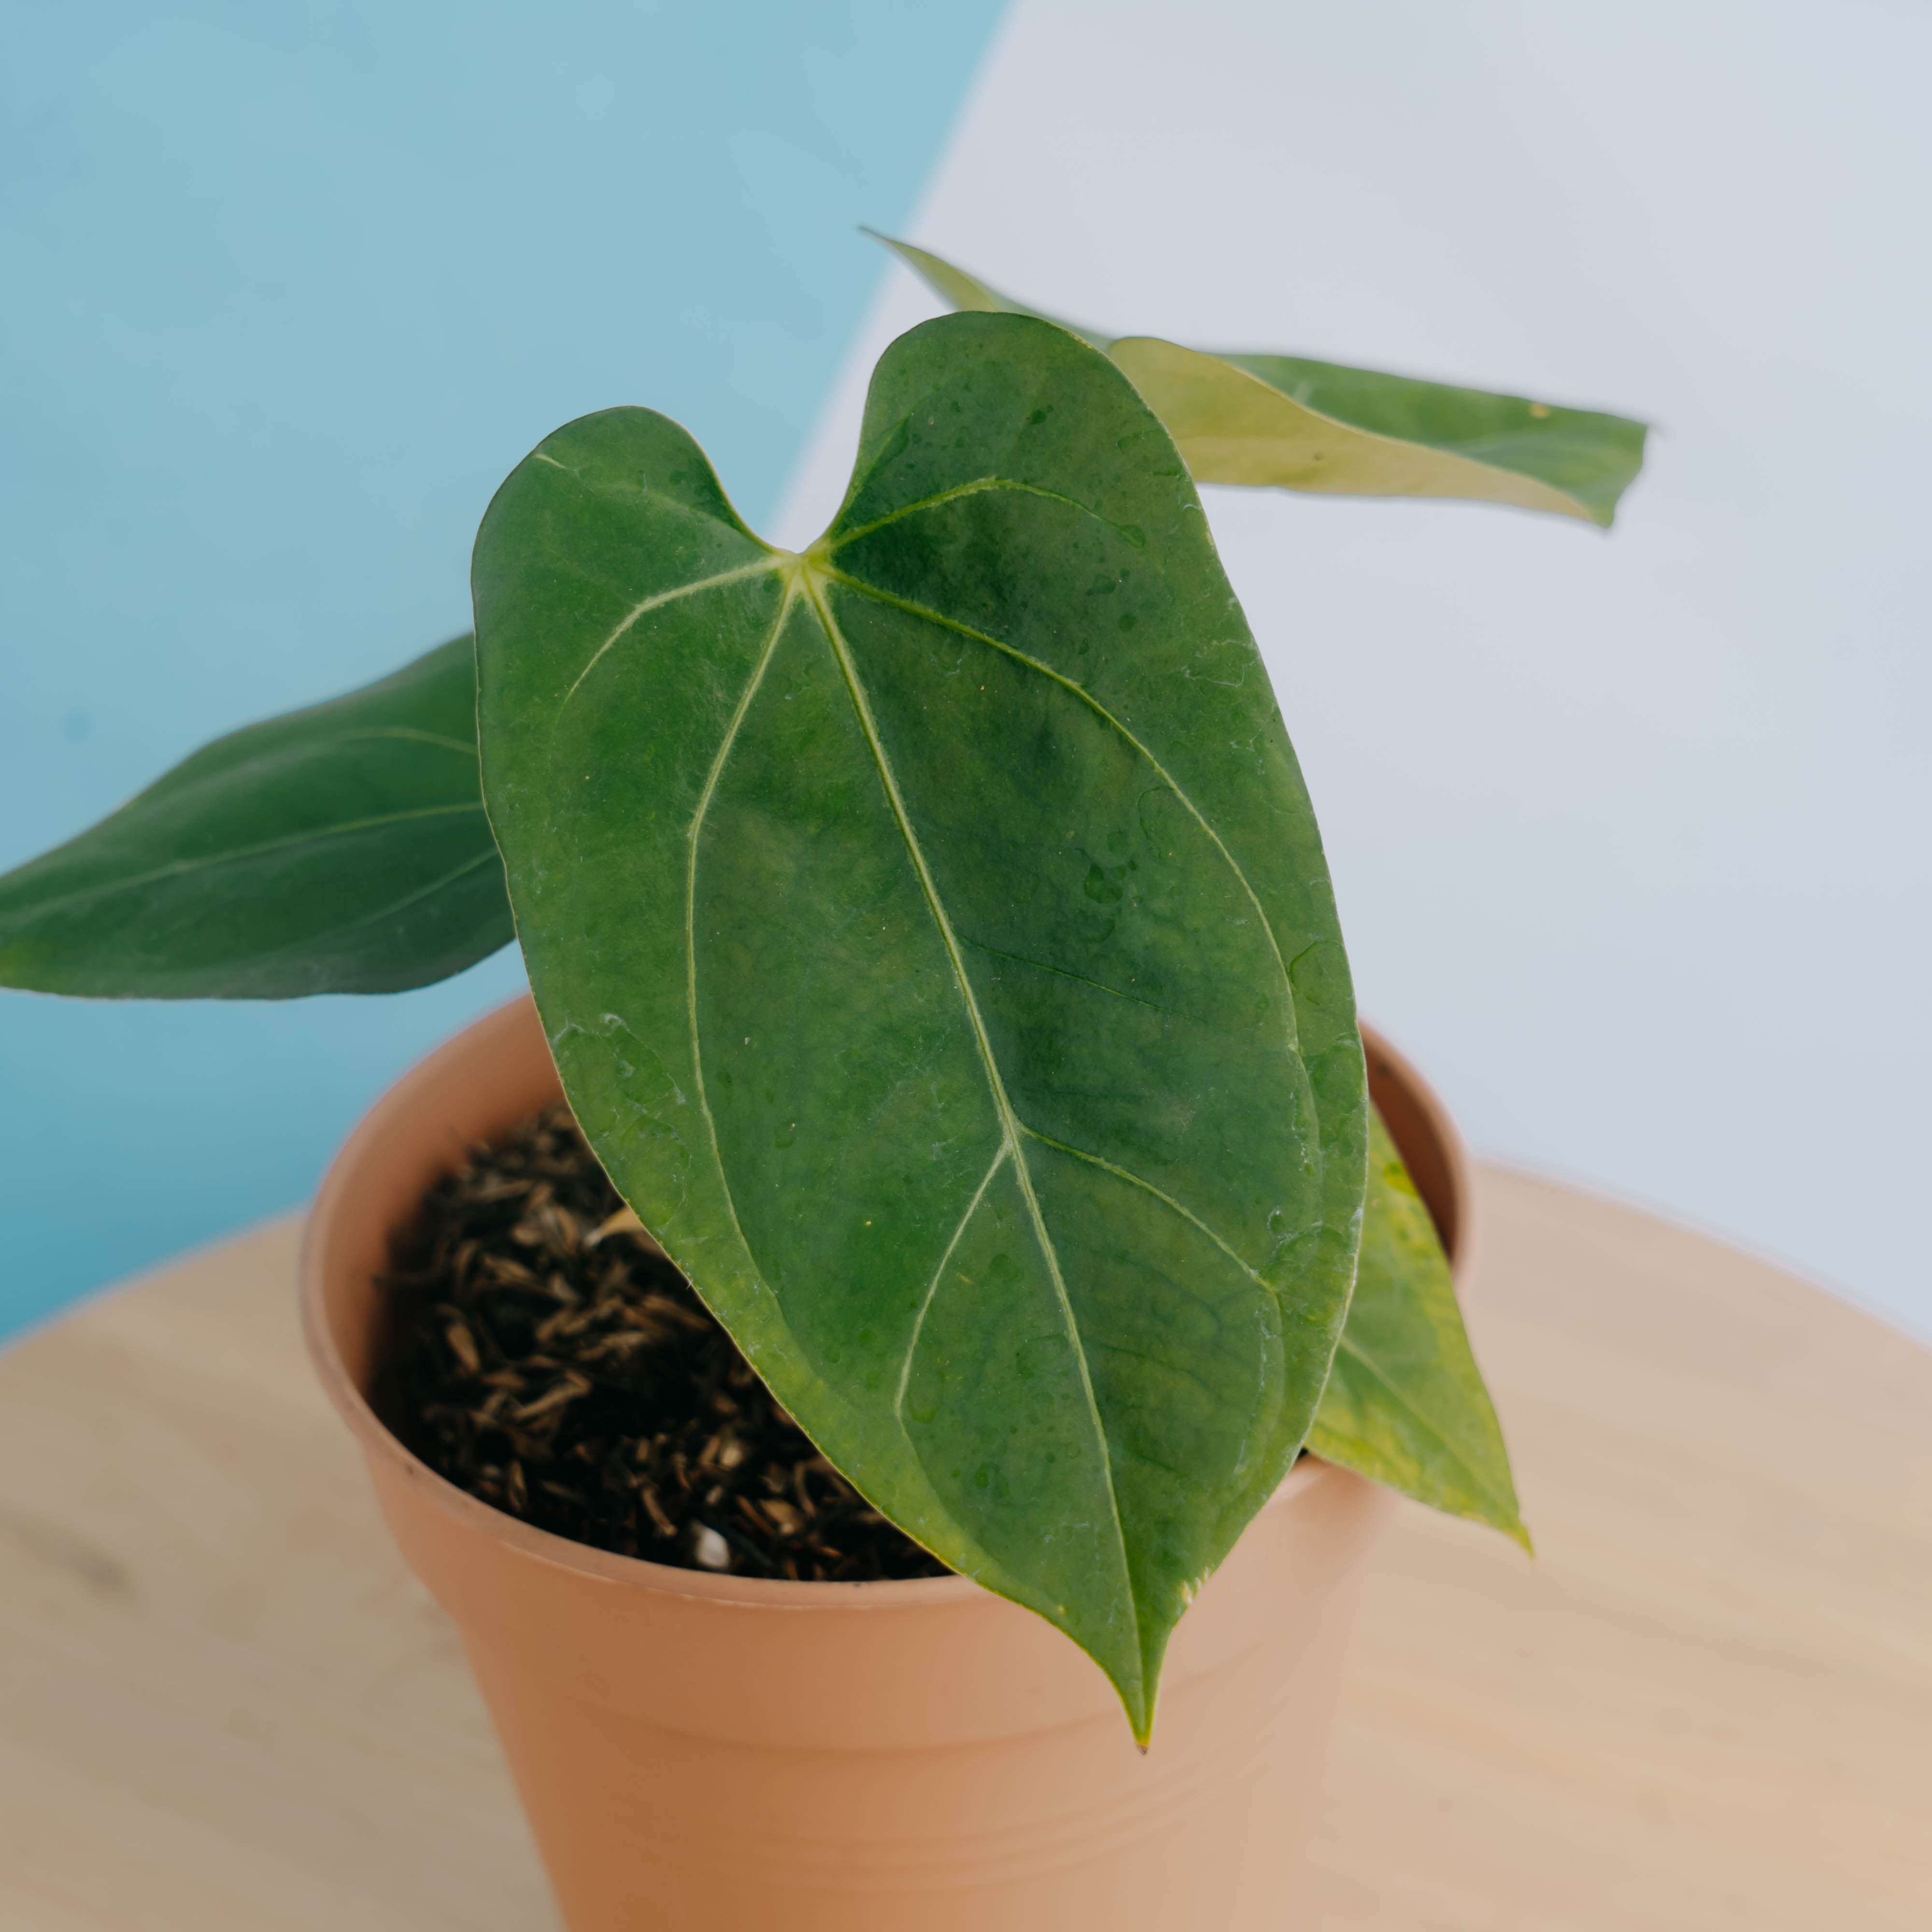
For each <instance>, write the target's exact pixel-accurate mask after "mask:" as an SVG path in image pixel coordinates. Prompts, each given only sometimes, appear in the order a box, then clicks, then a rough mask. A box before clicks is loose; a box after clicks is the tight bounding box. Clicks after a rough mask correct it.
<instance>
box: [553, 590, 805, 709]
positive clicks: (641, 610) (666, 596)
mask: <svg viewBox="0 0 1932 1932" xmlns="http://www.w3.org/2000/svg"><path fill="white" fill-rule="evenodd" d="M782 564H783V560H782V559H780V558H776V557H761V558H760V559H759V560H758V561H757V562H756V563H745V564H740V565H739V567H738V568H736V570H724V571H719V572H718V574H717V575H716V576H715V577H699V578H698V579H697V581H696V582H695V583H679V584H677V585H675V586H673V588H671V589H669V590H658V591H655V592H652V595H649V596H648V597H646V598H641V599H640V601H638V602H637V603H636V604H633V605H632V606H631V609H630V610H629V611H628V613H627V614H626V615H625V616H624V617H623V619H622V620H621V621H620V622H619V624H618V625H617V628H616V629H615V630H614V631H612V632H611V633H610V635H609V636H608V637H606V638H605V639H604V641H603V642H602V643H601V644H599V645H598V646H597V648H596V649H595V651H593V652H592V653H591V655H590V661H589V663H588V664H586V665H585V666H584V667H583V669H582V670H580V671H579V672H578V673H577V678H576V682H574V683H573V684H572V685H571V687H570V688H569V689H568V691H565V693H564V694H563V697H562V700H561V701H560V702H559V703H558V705H557V707H556V708H557V710H558V712H559V714H561V713H562V709H563V707H564V706H565V705H566V704H568V703H569V702H570V700H571V699H572V698H573V697H575V696H576V695H577V689H578V687H579V686H580V685H582V683H583V680H584V679H586V677H588V676H589V675H590V673H592V671H593V670H595V669H596V668H597V667H598V664H599V663H601V661H602V659H603V657H604V652H606V651H607V650H609V649H610V646H612V645H613V644H614V643H616V642H617V640H618V639H619V638H620V637H622V636H623V634H625V631H628V630H629V629H630V628H631V625H633V624H634V623H635V622H637V619H639V618H640V617H643V616H648V615H649V613H651V612H652V611H653V610H661V609H662V608H663V607H664V605H665V604H675V603H676V602H677V601H679V598H685V597H695V596H696V595H697V594H698V592H700V591H702V590H715V589H717V588H718V586H719V585H720V584H724V583H740V582H742V580H744V579H745V577H756V576H757V574H759V572H760V571H767V570H778V569H779V568H782Z"/></svg>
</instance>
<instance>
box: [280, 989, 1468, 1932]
mask: <svg viewBox="0 0 1932 1932" xmlns="http://www.w3.org/2000/svg"><path fill="white" fill-rule="evenodd" d="M1369 1065H1370V1079H1371V1084H1372V1086H1373V1091H1374V1092H1375V1094H1376V1100H1377V1101H1378V1103H1379V1105H1380V1106H1382V1109H1383V1112H1384V1113H1385V1116H1386V1117H1387V1118H1388V1121H1389V1124H1390V1127H1391V1131H1392V1132H1393V1133H1394V1135H1395V1137H1396V1139H1397V1142H1398V1144H1399V1145H1400V1147H1401V1148H1402V1151H1403V1154H1404V1156H1405V1157H1406V1159H1407V1160H1408V1161H1409V1166H1410V1167H1411V1169H1412V1171H1413V1172H1414V1174H1415V1178H1416V1181H1417V1184H1418V1187H1420V1188H1421V1190H1422V1192H1423V1194H1424V1198H1425V1199H1427V1201H1428V1202H1429V1204H1430V1208H1431V1209H1432V1211H1433V1212H1434V1214H1436V1219H1437V1221H1438V1223H1439V1225H1440V1226H1442V1229H1443V1232H1444V1234H1445V1238H1446V1239H1447V1241H1448V1244H1450V1246H1451V1252H1452V1254H1453V1255H1454V1256H1455V1257H1456V1258H1457V1260H1458V1261H1459V1262H1461V1261H1463V1260H1466V1255H1467V1248H1468V1238H1467V1237H1468V1215H1469V1182H1468V1174H1467V1169H1466V1162H1465V1159H1464V1156H1463V1151H1462V1148H1461V1145H1460V1142H1459V1141H1458V1140H1457V1137H1456V1134H1455V1132H1454V1129H1453V1128H1452V1127H1451V1126H1450V1124H1449V1122H1448V1119H1447V1118H1446V1117H1445V1115H1444V1114H1443V1113H1442V1109H1440V1107H1439V1106H1438V1104H1437V1103H1436V1100H1435V1099H1434V1097H1433V1096H1432V1095H1431V1094H1430V1092H1429V1091H1428V1089H1427V1088H1426V1087H1424V1085H1422V1083H1421V1082H1420V1080H1418V1079H1417V1078H1416V1076H1415V1074H1414V1073H1413V1072H1412V1070H1410V1069H1409V1067H1407V1065H1406V1064H1405V1063H1404V1062H1403V1061H1402V1060H1401V1059H1400V1058H1399V1057H1398V1056H1397V1055H1395V1054H1394V1052H1391V1051H1390V1050H1389V1049H1388V1048H1387V1047H1386V1046H1383V1045H1382V1043H1380V1042H1379V1041H1378V1040H1375V1039H1374V1037H1373V1036H1370V1039H1369ZM558 1097H559V1087H558V1084H557V1079H556V1072H555V1070H554V1069H553V1067H552V1066H551V1064H550V1055H549V1052H548V1050H547V1048H546V1046H545V1045H544V1039H543V1036H542V1034H541V1031H540V1029H539V1027H538V1022H537V1019H536V1016H535V1010H534V1009H533V1008H532V1006H531V1005H530V1004H529V1001H518V1002H517V1003H516V1004H514V1005H511V1006H508V1007H504V1008H503V1009H502V1010H500V1011H499V1012H496V1013H493V1014H491V1015H490V1016H488V1017H487V1019H483V1020H481V1021H479V1022H478V1023H477V1024H476V1025H474V1026H472V1027H471V1028H469V1030H468V1031H466V1032H465V1033H463V1034H460V1035H459V1036H458V1037H457V1038H456V1039H455V1040H452V1041H451V1042H450V1043H449V1045H447V1046H444V1047H443V1048H442V1049H440V1051H439V1052H436V1053H434V1054H432V1055H431V1056H430V1057H429V1058H428V1059H427V1060H426V1061H424V1062H423V1063H422V1064H421V1065H419V1067H416V1070H414V1071H413V1073H410V1074H409V1075H407V1076H406V1077H405V1078H404V1079H402V1080H401V1082H398V1084H397V1085H396V1086H395V1087H394V1088H392V1089H391V1090H390V1091H389V1094H386V1096H385V1097H384V1098H383V1100H381V1101H380V1102H379V1103H377V1106H376V1107H375V1109H374V1110H373V1111H372V1112H371V1114H370V1115H369V1116H368V1118H367V1119H366V1120H365V1121H364V1122H363V1123H362V1126H361V1127H359V1128H358V1129H357V1130H356V1133H354V1134H353V1136H351V1137H350V1140H349V1142H347V1145H345V1146H344V1148H343V1150H342V1151H341V1154H340V1155H338V1157H337V1159H336V1160H335V1164H334V1166H332V1167H331V1169H329V1175H328V1177H327V1178H326V1180H325V1181H324V1182H323V1187H322V1191H321V1193H320V1196H319V1197H318V1198H317V1202H316V1205H315V1209H314V1213H313V1214H312V1215H311V1217H310V1221H309V1226H308V1240H307V1244H306V1246H305V1250H304V1254H303V1260H302V1300H303V1313H304V1325H305V1331H306V1333H307V1335H308V1343H309V1346H310V1349H311V1352H312V1353H313V1355H314V1359H315V1362H316V1365H317V1368H318V1370H320V1373H321V1376H322V1379H323V1383H324V1385H325V1386H326V1388H327V1389H328V1391H329V1394H330V1396H331V1397H332V1399H333V1400H334V1401H335V1406H336V1407H337V1408H338V1409H339V1410H340V1411H341V1414H342V1415H343V1418H344V1420H345V1421H347V1423H348V1424H349V1426H350V1428H351V1429H352V1430H353V1431H354V1432H355V1433H356V1438H357V1439H358V1441H359V1442H360V1443H361V1444H362V1450H363V1453H364V1454H365V1456H366V1457H367V1458H368V1464H369V1469H370V1472H371V1475H373V1476H374V1478H375V1484H376V1490H377V1496H378V1497H379V1498H380V1501H381V1504H382V1507H383V1513H384V1514H385V1515H386V1517H387V1518H388V1520H389V1526H390V1528H391V1529H392V1530H393V1531H394V1532H395V1536H396V1539H397V1541H398V1542H399V1543H400V1544H401V1546H402V1549H403V1553H404V1556H406V1557H407V1559H408V1560H409V1562H410V1565H411V1566H412V1567H413V1568H414V1569H415V1571H416V1574H418V1575H419V1577H422V1580H423V1581H424V1582H425V1583H426V1584H427V1585H428V1586H429V1588H430V1589H431V1591H432V1592H434V1594H435V1595H436V1596H437V1599H438V1600H439V1601H440V1602H441V1603H442V1604H443V1607H445V1608H446V1610H448V1611H449V1613H450V1615H451V1616H452V1617H453V1618H454V1619H455V1620H456V1622H457V1624H458V1627H459V1628H460V1630H461V1631H462V1634H463V1642H464V1643H465V1645H466V1646H467V1649H468V1651H469V1658H470V1661H471V1663H472V1665H473V1667H474V1668H475V1673H476V1678H477V1682H478V1684H479V1685H481V1688H482V1691H483V1695H484V1698H485V1700H487V1703H488V1705H489V1707H490V1713H491V1715H492V1716H493V1718H494V1720H495V1721H496V1729H497V1732H498V1734H499V1736H500V1737H501V1739H502V1743H503V1748H504V1751H505V1754H507V1756H508V1759H509V1761H510V1765H511V1769H512V1770H513V1772H514V1775H515V1777H516V1780H517V1784H518V1787H520V1790H521V1792H522V1794H523V1802H524V1803H525V1805H526V1806H527V1808H528V1809H529V1815H530V1819H531V1822H532V1825H533V1826H535V1832H536V1838H537V1841H538V1844H539V1846H541V1849H542V1852H543V1855H544V1860H545V1861H546V1862H547V1865H548V1867H549V1870H550V1878H551V1880H552V1882H553V1884H554V1885H555V1886H556V1892H557V1896H558V1898H559V1900H560V1902H561V1903H562V1909H563V1915H564V1918H565V1921H566V1922H567V1924H568V1925H569V1926H570V1927H571V1932H646V1928H649V1932H700V1928H702V1932H724V1928H733V1932H736V1928H739V1927H770V1928H772V1932H780V1928H782V1932H820V1928H824V1932H830V1928H832V1927H837V1928H838V1932H887V1928H892V1932H901V1928H903V1932H913V1928H916V1932H965V1928H966V1927H973V1928H974V1932H987V1928H989V1927H991V1928H997V1932H1082V1928H1085V1927H1107V1928H1109V1932H1133V1929H1134V1928H1136V1927H1157V1926H1158V1927H1163V1928H1166V1927H1185V1928H1187V1929H1188V1932H1208V1928H1214V1929H1215V1932H1220V1928H1229V1932H1247V1928H1249V1927H1262V1926H1266V1927H1270V1928H1279V1927H1282V1926H1283V1925H1284V1924H1290V1923H1292V1922H1293V1920H1294V1901H1295V1898H1296V1897H1297V1895H1298V1877H1297V1873H1298V1866H1299V1864H1300V1861H1301V1855H1302V1852H1303V1849H1304V1841H1305V1840H1306V1838H1307V1832H1308V1829H1309V1825H1310V1817H1311V1814H1312V1811H1313V1801H1314V1799H1315V1796H1316V1787H1317V1784H1318V1782H1319V1777H1320V1774H1321V1768H1322V1757H1323V1753H1324V1750H1325V1745H1326V1742H1327V1736H1328V1729H1329V1725H1330V1721H1331V1715H1332V1712H1333V1709H1334V1700H1335V1695H1336V1690H1337V1680H1338V1677H1339V1673H1340V1662H1341V1657H1342V1652H1343V1646H1344V1643H1345V1641H1346V1637H1347V1634H1348V1630H1349V1623H1350V1622H1351V1619H1352V1616H1353V1613H1354V1607H1355V1594H1356V1587H1357V1584H1358V1580H1359V1576H1360V1573H1361V1568H1362V1562H1363V1559H1364V1555H1365V1553H1366V1552H1367V1549H1368V1547H1369V1545H1370V1542H1371V1541H1372V1540H1373V1538H1374V1536H1375V1535H1376V1532H1377V1530H1378V1529H1379V1527H1380V1526H1381V1525H1382V1522H1383V1520H1384V1519H1385V1517H1386V1516H1387V1514H1388V1512H1389V1511H1390V1510H1391V1508H1393V1506H1394V1498H1393V1497H1392V1496H1390V1495H1389V1494H1388V1493H1387V1492H1385V1491H1383V1490H1379V1489H1377V1488H1376V1487H1374V1486H1373V1485H1371V1484H1368V1483H1367V1482H1364V1481H1362V1480H1361V1478H1358V1477H1357V1476H1355V1475H1352V1474H1350V1473H1349V1472H1347V1471H1346V1470H1343V1469H1337V1468H1334V1467H1332V1466H1329V1465H1328V1464H1325V1463H1319V1462H1316V1461H1314V1460H1310V1459H1304V1460H1303V1461H1302V1462H1301V1463H1300V1464H1299V1465H1298V1466H1297V1467H1296V1468H1295V1470H1294V1471H1293V1472H1291V1474H1290V1475H1289V1477H1288V1478H1287V1480H1286V1481H1284V1482H1283V1484H1282V1486H1281V1488H1280V1490H1279V1491H1278V1492H1277V1493H1276V1495H1275V1496H1274V1499H1273V1500H1272V1501H1271V1502H1270V1503H1269V1504H1268V1505H1267V1507H1266V1508H1264V1509H1263V1510H1262V1512H1261V1513H1260V1514H1259V1516H1258V1517H1256V1519H1255V1520H1254V1522H1253V1523H1252V1524H1251V1525H1250V1527H1249V1529H1248V1530H1247V1534H1246V1535H1244V1536H1243V1538H1241V1542H1240V1544H1238V1546H1237V1547H1236V1548H1235V1551H1234V1553H1232V1555H1231V1556H1229V1559H1228V1560H1227V1562H1226V1563H1225V1564H1224V1565H1223V1566H1222V1568H1221V1569H1220V1571H1218V1572H1217V1574H1216V1575H1215V1576H1214V1577H1213V1579H1212V1580H1211V1581H1210V1582H1209V1583H1208V1586H1207V1587H1206V1588H1205V1589H1204V1590H1203V1591H1202V1593H1201V1595H1200V1598H1199V1600H1198V1601H1196V1604H1194V1606H1193V1608H1192V1609H1191V1610H1190V1611H1189V1613H1188V1614H1187V1617H1186V1619H1184V1621H1183V1622H1182V1624H1181V1628H1180V1629H1179V1630H1178V1631H1177V1633H1176V1634H1175V1639H1174V1643H1173V1647H1172V1650H1171V1651H1170V1652H1169V1661H1168V1664H1167V1668H1166V1680H1165V1683H1164V1685H1163V1690H1162V1694H1161V1702H1160V1717H1159V1721H1158V1723H1157V1727H1156V1732H1155V1737H1154V1746H1153V1748H1152V1750H1151V1751H1150V1752H1148V1754H1147V1755H1146V1756H1145V1757H1142V1755H1141V1754H1139V1752H1137V1751H1136V1750H1135V1748H1134V1747H1133V1743H1132V1742H1131V1741H1130V1737H1129V1735H1128V1730H1127V1721H1126V1720H1125V1718H1124V1717H1123V1716H1122V1715H1121V1710H1120V1707H1119V1705H1118V1703H1117V1702H1116V1700H1115V1696H1114V1694H1113V1692H1112V1690H1111V1689H1110V1688H1109V1686H1108V1685H1107V1683H1106V1681H1105V1679H1103V1677H1102V1676H1101V1674H1100V1672H1099V1670H1097V1668H1096V1667H1094V1665H1093V1664H1091V1662H1089V1661H1088V1659H1087V1658H1085V1657H1084V1656H1083V1655H1082V1654H1081V1653H1080V1652H1079V1651H1078V1650H1076V1649H1075V1648H1074V1646H1073V1644H1072V1643H1070V1642H1069V1641H1068V1640H1067V1639H1066V1638H1065V1637H1062V1636H1061V1635H1060V1634H1059V1633H1058V1632H1057V1631H1055V1630H1053V1629H1052V1628H1050V1627H1049V1625H1046V1624H1045V1623H1044V1622H1041V1621H1040V1619H1038V1618H1037V1617H1035V1616H1032V1615H1031V1613H1028V1612H1027V1611H1025V1610H1020V1609H1018V1608H1016V1607H1014V1606H1013V1604H1008V1603H1006V1602H1004V1601H1001V1599H999V1598H996V1597H993V1596H991V1595H988V1594H987V1593H986V1592H984V1591H983V1590H981V1589H979V1588H978V1586H977V1585H975V1584H973V1583H969V1582H968V1581H967V1580H965V1579H964V1578H962V1577H941V1578H937V1579H932V1580H923V1581H919V1582H911V1583H777V1582H772V1581H769V1580H764V1579H762V1578H751V1577H728V1576H727V1577H720V1576H712V1575H709V1574H703V1573H700V1572H697V1571H688V1570H677V1569H670V1568H664V1567H663V1566H662V1565H657V1564H652V1563H645V1562H639V1561H637V1560H636V1559H632V1558H628V1557H622V1556H609V1555H606V1554H604V1553H602V1552H600V1551H598V1550H590V1549H586V1548H585V1547H583V1546H582V1545H580V1544H575V1543H571V1542H569V1541H565V1540H564V1539H563V1538H559V1537H556V1536H552V1535H549V1534H547V1532H544V1531H542V1530H539V1529H531V1528H530V1527H529V1526H527V1525H526V1524H523V1523H519V1522H517V1521H516V1520H514V1519H513V1518H511V1517H508V1516H505V1515H503V1514H500V1513H499V1512H498V1511H496V1510H493V1509H491V1508H489V1507H488V1506H487V1505H484V1504H483V1503H481V1502H477V1501H476V1500H475V1499H473V1498H472V1497H470V1496H466V1495H465V1494H464V1493H463V1492H462V1491H460V1490H458V1489H456V1488H455V1487H452V1485H451V1484H448V1483H446V1482H445V1481H443V1479H442V1478H440V1477H439V1476H437V1475H434V1473H433V1472H431V1470H430V1469H428V1467H427V1466H425V1465H424V1464H423V1463H420V1462H419V1461H418V1460H416V1458H415V1457H413V1456H412V1455H410V1454H409V1452H408V1451H407V1450H405V1449H404V1448H403V1446H402V1445H401V1443H399V1442H398V1441H397V1440H396V1439H395V1437H394V1436H392V1435H390V1433H389V1431H388V1430H386V1429H385V1428H384V1427H383V1425H382V1424H380V1422H379V1421H377V1418H376V1417H375V1416H374V1414H373V1413H372V1412H371V1409H370V1408H369V1406H368V1403H367V1402H366V1401H365V1399H364V1395H365V1391H366V1389H367V1388H368V1385H369V1382H370V1379H371V1367H372V1362H373V1358H374V1352H375V1349H376V1348H377V1345H378V1343H379V1340H380V1334H379V1326H378V1321H379V1309H378V1304H377V1294H376V1291H375V1289H374V1285H373V1283H372V1280H371V1277H372V1276H373V1275H374V1274H375V1273H376V1271H377V1270H379V1269H380V1268H383V1267H385V1266H386V1265H387V1262H388V1252H389V1241H390V1237H391V1234H392V1231H393V1230H395V1229H398V1227H400V1226H401V1225H403V1224H404V1223H405V1222H407V1220H410V1218H411V1217H413V1214H414V1213H415V1211H416V1208H417V1205H418V1203H419V1200H420V1199H421V1197H422V1193H423V1192H424V1190H425V1189H426V1188H427V1187H428V1186H429V1185H430V1184H431V1182H433V1181H434V1180H435V1179H436V1178H437V1177H438V1176H439V1175H441V1174H443V1173H444V1172H447V1171H449V1169H452V1167H454V1166H456V1165H457V1164H458V1163H460V1160H462V1159H463V1155H464V1153H465V1151H466V1148H468V1147H469V1146H471V1145H474V1144H475V1143H476V1142H481V1141H487V1140H488V1139H492V1138H493V1137H494V1136H497V1135H498V1134H499V1133H502V1131H503V1130H506V1129H508V1128H509V1127H511V1126H512V1125H514V1124H515V1123H516V1122H517V1121H520V1120H521V1119H523V1118H525V1117H526V1116H527V1115H529V1114H530V1113H531V1112H533V1111H534V1110H535V1109H537V1108H538V1107H539V1106H542V1105H544V1104H545V1103H548V1102H550V1101H552V1100H556V1099H557V1098H558Z"/></svg>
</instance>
